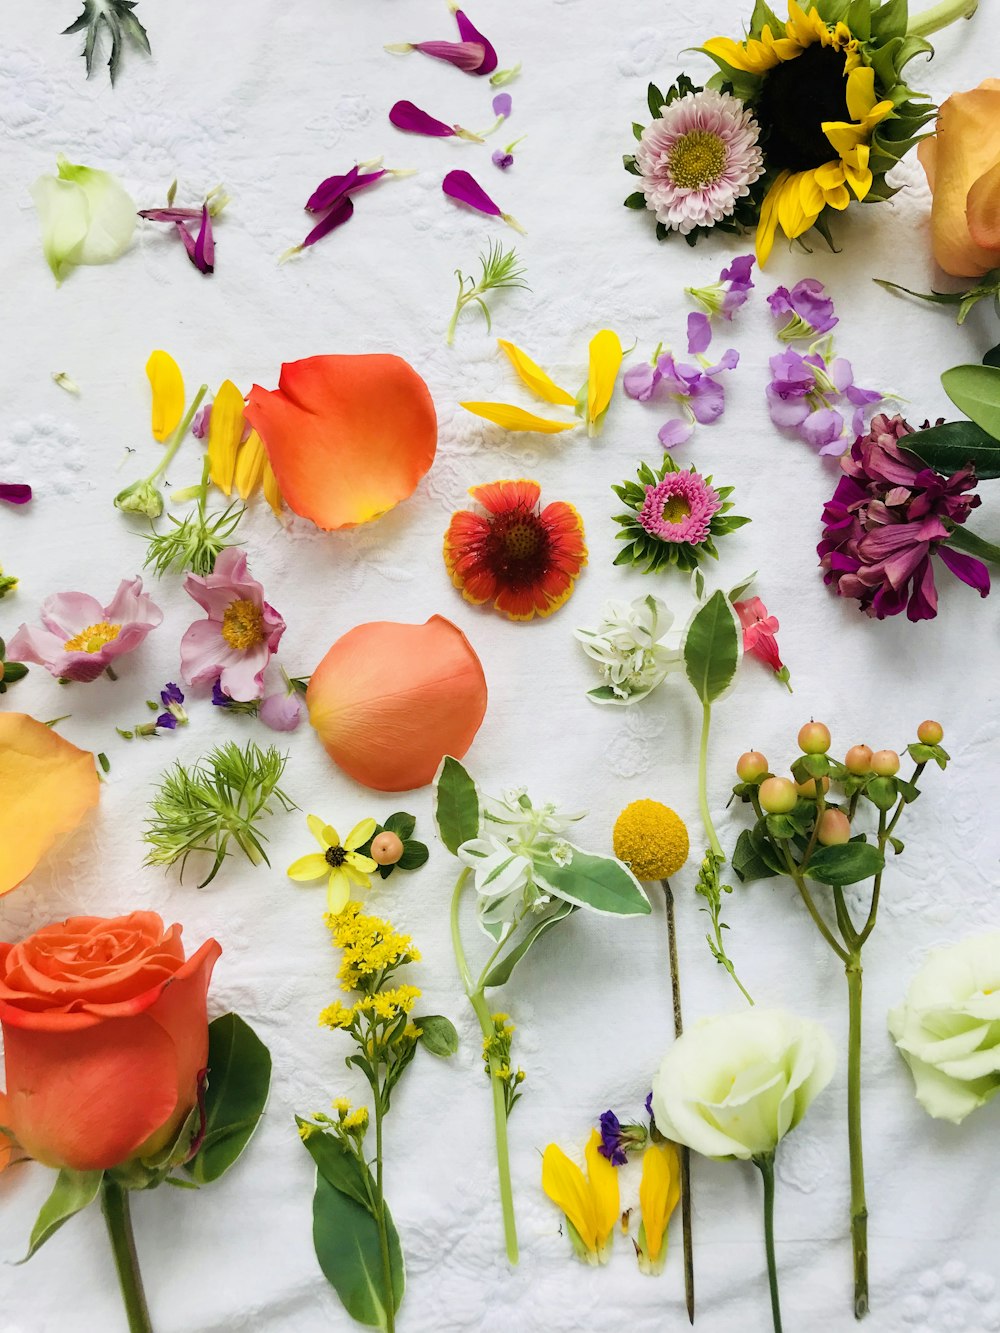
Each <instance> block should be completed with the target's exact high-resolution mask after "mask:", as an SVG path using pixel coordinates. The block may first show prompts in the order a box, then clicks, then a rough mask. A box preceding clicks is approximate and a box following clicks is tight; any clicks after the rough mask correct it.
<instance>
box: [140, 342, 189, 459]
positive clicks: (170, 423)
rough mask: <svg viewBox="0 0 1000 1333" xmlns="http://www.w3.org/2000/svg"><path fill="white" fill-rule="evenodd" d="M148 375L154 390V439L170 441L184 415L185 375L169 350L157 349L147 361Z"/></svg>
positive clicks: (161, 441)
mask: <svg viewBox="0 0 1000 1333" xmlns="http://www.w3.org/2000/svg"><path fill="white" fill-rule="evenodd" d="M146 378H147V379H148V380H149V385H150V388H151V389H152V390H153V416H152V430H153V439H154V440H159V441H160V443H161V444H162V443H163V441H164V440H168V439H169V438H170V436H171V435H173V433H174V431H175V430H176V429H177V427H178V425H179V424H180V419H181V417H182V416H183V415H184V376H183V375H182V374H181V371H180V367H179V366H178V364H177V362H176V361H175V360H174V358H173V357H172V356H171V355H170V353H169V352H161V351H157V352H153V354H152V355H151V356H150V358H149V360H148V361H147V362H146Z"/></svg>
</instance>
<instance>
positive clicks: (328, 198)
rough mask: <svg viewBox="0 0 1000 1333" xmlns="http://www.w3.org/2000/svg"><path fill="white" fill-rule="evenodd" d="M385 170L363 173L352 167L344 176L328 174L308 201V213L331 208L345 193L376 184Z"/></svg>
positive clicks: (320, 211)
mask: <svg viewBox="0 0 1000 1333" xmlns="http://www.w3.org/2000/svg"><path fill="white" fill-rule="evenodd" d="M385 174H386V173H385V171H384V170H381V171H368V172H365V173H364V174H363V175H362V174H361V172H360V170H359V169H358V167H352V168H351V169H350V171H349V172H347V174H346V175H344V176H328V177H327V178H326V180H325V181H321V182H320V184H319V185H317V186H316V189H315V190H314V191H313V192H312V194H311V195H310V196H309V198H308V200H307V201H306V212H307V213H322V212H323V210H324V209H325V208H330V207H331V206H332V205H333V204H335V203H336V202H337V200H338V199H340V198H341V197H342V196H343V195H347V194H351V193H353V191H355V190H363V189H364V188H365V186H366V185H374V184H375V182H376V181H380V180H381V179H382V177H383V176H384V175H385Z"/></svg>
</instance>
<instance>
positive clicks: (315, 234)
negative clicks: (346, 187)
mask: <svg viewBox="0 0 1000 1333" xmlns="http://www.w3.org/2000/svg"><path fill="white" fill-rule="evenodd" d="M353 216H354V203H353V201H352V200H351V199H350V197H349V196H348V195H344V197H343V198H342V199H338V201H337V202H336V203H335V204H334V206H333V207H332V208H331V209H330V211H329V213H327V215H326V217H325V218H323V220H322V221H321V222H317V224H316V226H315V227H313V229H312V231H311V232H310V233H309V235H308V236H307V237H306V239H305V240H304V241H303V242H302V245H301V247H300V248H301V249H303V250H304V249H305V248H306V246H309V245H315V244H316V242H317V241H320V240H322V239H323V237H324V236H329V234H330V232H331V231H334V230H335V229H336V228H337V227H342V226H343V225H344V223H345V222H350V220H351V218H352V217H353Z"/></svg>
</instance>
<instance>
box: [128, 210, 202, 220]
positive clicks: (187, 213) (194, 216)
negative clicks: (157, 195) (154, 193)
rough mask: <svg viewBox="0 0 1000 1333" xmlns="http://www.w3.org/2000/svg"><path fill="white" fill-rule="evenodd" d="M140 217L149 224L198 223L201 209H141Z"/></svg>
mask: <svg viewBox="0 0 1000 1333" xmlns="http://www.w3.org/2000/svg"><path fill="white" fill-rule="evenodd" d="M139 217H141V218H145V219H146V221H147V222H197V220H198V219H199V218H200V217H201V209H200V208H140V209H139Z"/></svg>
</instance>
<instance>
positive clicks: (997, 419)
mask: <svg viewBox="0 0 1000 1333" xmlns="http://www.w3.org/2000/svg"><path fill="white" fill-rule="evenodd" d="M941 383H942V385H943V386H944V391H945V393H946V394H947V395H948V397H949V398H950V399H951V401H952V402H953V403H954V404H955V406H956V407H957V408H958V409H959V410H960V411H962V412H964V413H965V415H966V416H967V417H969V418H970V420H972V421H974V422H975V423H976V425H977V426H982V428H983V430H985V431H987V432H988V433H989V434H990V435H992V436H993V437H994V438H997V437H1000V369H998V368H997V367H996V366H953V367H952V368H951V370H946V371H945V372H944V374H943V375H942V376H941Z"/></svg>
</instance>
